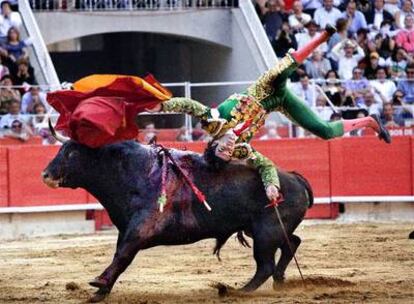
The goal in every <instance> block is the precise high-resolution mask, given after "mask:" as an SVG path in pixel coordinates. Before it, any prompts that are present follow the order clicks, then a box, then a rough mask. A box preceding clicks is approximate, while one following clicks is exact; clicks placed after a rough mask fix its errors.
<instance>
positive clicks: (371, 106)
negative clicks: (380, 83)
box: [361, 91, 381, 116]
mask: <svg viewBox="0 0 414 304" xmlns="http://www.w3.org/2000/svg"><path fill="white" fill-rule="evenodd" d="M361 108H363V109H366V110H367V111H368V114H369V115H372V114H376V115H378V116H380V114H381V106H380V105H379V104H378V103H376V102H375V99H374V94H373V93H372V92H371V91H369V92H367V93H365V95H364V104H363V105H362V106H361Z"/></svg>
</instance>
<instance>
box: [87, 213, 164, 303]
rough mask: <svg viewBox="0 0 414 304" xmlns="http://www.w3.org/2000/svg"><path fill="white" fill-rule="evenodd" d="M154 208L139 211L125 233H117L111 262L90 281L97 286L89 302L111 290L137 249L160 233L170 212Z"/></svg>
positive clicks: (144, 246)
mask: <svg viewBox="0 0 414 304" xmlns="http://www.w3.org/2000/svg"><path fill="white" fill-rule="evenodd" d="M156 210H157V209H154V210H151V211H149V213H146V212H143V213H139V214H138V215H137V216H136V217H135V218H132V219H131V220H130V223H129V225H128V228H127V229H126V231H125V233H120V234H119V236H118V242H117V248H116V251H115V255H114V258H113V260H112V263H111V264H110V265H109V266H108V267H107V268H106V269H105V271H104V272H103V273H102V274H101V275H100V276H98V277H97V278H96V279H95V280H94V281H92V282H91V283H90V284H91V285H92V286H94V287H97V288H98V291H97V292H96V293H95V295H94V296H93V297H92V298H91V299H90V302H93V303H95V302H100V301H102V300H103V299H104V298H105V297H106V296H107V295H108V294H109V293H110V292H111V290H112V287H113V286H114V284H115V282H116V280H117V279H118V277H119V276H120V275H121V274H122V273H123V272H124V271H125V269H126V268H127V267H128V266H129V265H130V264H131V262H132V261H133V259H134V257H135V256H136V255H137V253H138V251H139V250H140V249H142V248H148V247H151V246H152V245H151V239H153V238H154V236H156V235H158V234H159V233H162V231H163V229H164V227H165V224H166V223H167V222H168V221H169V219H170V217H171V214H170V213H169V212H164V213H162V216H160V215H158V213H156V212H157V211H156Z"/></svg>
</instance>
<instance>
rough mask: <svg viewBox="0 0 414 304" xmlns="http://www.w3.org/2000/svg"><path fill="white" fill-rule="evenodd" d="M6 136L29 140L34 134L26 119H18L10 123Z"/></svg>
mask: <svg viewBox="0 0 414 304" xmlns="http://www.w3.org/2000/svg"><path fill="white" fill-rule="evenodd" d="M4 136H6V137H11V138H16V139H19V140H21V141H27V140H28V139H29V138H30V137H32V136H33V132H32V130H31V129H30V127H29V126H28V125H27V124H26V123H25V122H24V121H22V120H18V119H16V120H13V122H12V123H11V124H10V129H8V130H6V133H5V134H4Z"/></svg>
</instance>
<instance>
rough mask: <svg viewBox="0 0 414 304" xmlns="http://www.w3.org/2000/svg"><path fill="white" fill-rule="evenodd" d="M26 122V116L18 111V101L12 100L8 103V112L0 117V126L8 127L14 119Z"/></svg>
mask: <svg viewBox="0 0 414 304" xmlns="http://www.w3.org/2000/svg"><path fill="white" fill-rule="evenodd" d="M16 120H18V121H20V122H22V123H26V122H27V116H26V115H23V114H21V113H20V102H18V101H12V102H11V103H10V105H9V113H8V114H6V115H3V116H2V117H1V119H0V128H6V129H10V128H11V126H12V123H13V122H14V121H16Z"/></svg>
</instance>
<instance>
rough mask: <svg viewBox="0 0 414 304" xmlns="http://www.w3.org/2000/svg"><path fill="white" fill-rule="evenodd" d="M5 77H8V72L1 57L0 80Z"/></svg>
mask: <svg viewBox="0 0 414 304" xmlns="http://www.w3.org/2000/svg"><path fill="white" fill-rule="evenodd" d="M5 75H10V70H9V68H8V67H7V66H5V65H3V62H2V57H1V56H0V79H2V78H3V76H5Z"/></svg>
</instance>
